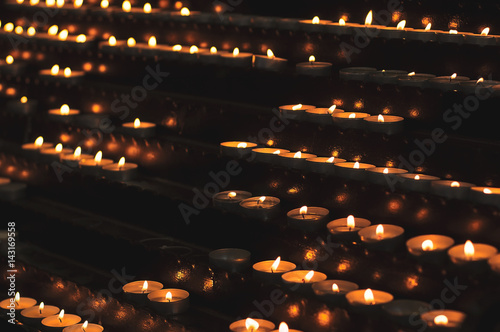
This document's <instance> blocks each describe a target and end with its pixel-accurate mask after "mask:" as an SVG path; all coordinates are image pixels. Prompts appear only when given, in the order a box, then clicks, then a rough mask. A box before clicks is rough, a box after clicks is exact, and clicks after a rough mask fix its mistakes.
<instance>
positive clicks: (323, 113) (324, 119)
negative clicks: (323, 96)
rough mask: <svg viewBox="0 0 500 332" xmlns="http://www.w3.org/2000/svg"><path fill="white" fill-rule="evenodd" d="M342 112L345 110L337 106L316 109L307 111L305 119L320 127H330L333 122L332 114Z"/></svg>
mask: <svg viewBox="0 0 500 332" xmlns="http://www.w3.org/2000/svg"><path fill="white" fill-rule="evenodd" d="M342 112H344V110H341V109H340V108H337V107H336V106H335V105H332V106H331V107H329V108H326V107H316V108H311V109H307V110H306V113H305V119H306V120H308V121H311V122H313V123H317V124H319V125H330V124H332V122H333V120H332V114H333V113H342Z"/></svg>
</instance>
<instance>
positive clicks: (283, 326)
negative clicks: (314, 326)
mask: <svg viewBox="0 0 500 332" xmlns="http://www.w3.org/2000/svg"><path fill="white" fill-rule="evenodd" d="M272 332H302V331H301V330H296V329H290V328H288V325H287V323H285V322H281V323H280V325H279V327H278V329H277V330H273V331H272Z"/></svg>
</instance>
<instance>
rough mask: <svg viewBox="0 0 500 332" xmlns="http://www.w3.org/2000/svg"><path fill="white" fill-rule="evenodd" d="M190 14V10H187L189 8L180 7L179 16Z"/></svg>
mask: <svg viewBox="0 0 500 332" xmlns="http://www.w3.org/2000/svg"><path fill="white" fill-rule="evenodd" d="M189 15H191V12H190V11H189V9H188V8H187V7H183V8H182V9H181V16H189Z"/></svg>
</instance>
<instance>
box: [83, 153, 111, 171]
mask: <svg viewBox="0 0 500 332" xmlns="http://www.w3.org/2000/svg"><path fill="white" fill-rule="evenodd" d="M112 163H113V160H111V159H103V158H102V151H97V153H96V154H95V156H94V158H84V159H81V160H80V162H79V166H80V169H81V170H82V173H84V174H87V175H93V176H97V175H99V174H100V173H101V169H102V167H103V166H106V165H111V164H112Z"/></svg>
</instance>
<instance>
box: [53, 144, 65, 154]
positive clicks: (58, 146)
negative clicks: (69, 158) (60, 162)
mask: <svg viewBox="0 0 500 332" xmlns="http://www.w3.org/2000/svg"><path fill="white" fill-rule="evenodd" d="M62 149H63V145H62V144H61V143H58V144H57V145H56V147H55V148H54V150H56V152H61V151H62Z"/></svg>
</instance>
